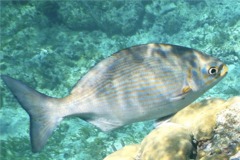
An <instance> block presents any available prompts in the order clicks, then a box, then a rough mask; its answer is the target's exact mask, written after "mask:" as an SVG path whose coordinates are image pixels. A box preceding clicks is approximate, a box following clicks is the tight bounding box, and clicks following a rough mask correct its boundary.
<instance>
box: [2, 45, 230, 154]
mask: <svg viewBox="0 0 240 160" xmlns="http://www.w3.org/2000/svg"><path fill="white" fill-rule="evenodd" d="M226 74H227V66H226V65H225V64H224V63H223V62H221V61H220V60H218V59H216V58H213V57H211V56H208V55H206V54H204V53H202V52H200V51H197V50H194V49H191V48H186V47H182V46H176V45H170V44H146V45H139V46H134V47H130V48H127V49H124V50H121V51H119V52H117V53H115V54H113V55H112V56H110V57H108V58H106V59H104V60H103V61H101V62H100V63H98V64H97V65H96V66H95V67H93V68H92V69H91V70H90V71H89V72H88V73H87V74H86V75H85V76H84V77H82V78H81V79H80V80H79V82H78V83H77V84H76V85H75V87H74V88H73V89H72V91H71V93H70V94H69V95H68V96H66V97H64V98H60V99H59V98H53V97H49V96H46V95H44V94H42V93H39V92H37V91H35V90H34V89H32V88H30V87H28V86H27V85H25V84H24V83H22V82H20V81H18V80H16V79H13V78H11V77H9V76H6V75H2V76H1V77H2V80H3V81H4V82H5V84H6V85H7V86H8V88H9V89H10V90H11V92H12V93H13V94H14V95H15V97H16V98H17V100H18V101H19V103H20V104H21V106H22V107H23V108H24V110H26V112H27V113H28V114H29V116H30V136H31V146H32V151H33V152H39V151H40V150H41V149H42V148H43V147H44V145H45V144H46V142H47V139H48V137H49V136H50V135H51V134H52V132H53V130H54V129H55V128H56V126H57V125H58V124H59V122H60V121H61V120H62V119H63V118H64V117H67V116H78V117H80V118H82V119H83V120H85V121H87V122H89V123H92V124H93V125H95V126H97V127H98V128H100V129H101V130H103V131H109V130H113V129H115V128H118V127H121V126H124V125H126V124H130V123H133V122H139V121H145V120H150V119H158V118H161V117H165V116H168V115H171V114H174V113H176V112H177V111H179V110H181V109H182V108H184V107H185V106H187V105H188V104H190V103H192V102H193V101H194V100H195V99H197V98H198V97H199V96H201V95H202V94H203V93H204V92H205V91H207V90H208V89H210V88H211V87H213V86H214V85H215V84H216V83H218V82H219V81H220V80H221V79H222V78H223V77H224V76H225V75H226Z"/></svg>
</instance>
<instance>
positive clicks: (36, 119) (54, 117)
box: [1, 75, 62, 152]
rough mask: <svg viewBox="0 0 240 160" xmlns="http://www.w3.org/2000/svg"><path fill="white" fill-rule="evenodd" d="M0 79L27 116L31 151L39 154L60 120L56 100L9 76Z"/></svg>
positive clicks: (60, 116)
mask: <svg viewBox="0 0 240 160" xmlns="http://www.w3.org/2000/svg"><path fill="white" fill-rule="evenodd" d="M1 78H2V80H3V81H4V83H5V84H6V85H7V86H8V88H9V89H10V90H11V92H12V93H13V94H14V96H15V97H16V99H17V100H18V101H19V103H20V104H21V106H22V107H23V109H24V110H25V111H26V112H27V113H28V114H29V116H30V137H31V146H32V151H33V152H39V151H40V150H41V149H42V148H43V147H44V145H45V144H46V142H47V139H48V137H49V136H50V135H51V134H52V132H53V130H54V129H55V128H56V126H57V124H58V123H59V122H60V121H61V119H62V115H61V114H60V112H58V111H57V110H56V107H58V106H57V105H59V101H58V99H56V98H52V97H48V96H46V95H43V94H41V93H39V92H37V91H35V90H34V89H32V88H30V87H28V86H27V85H26V84H24V83H22V82H20V81H18V80H16V79H13V78H11V77H9V76H6V75H2V76H1ZM54 108H55V110H53V109H54Z"/></svg>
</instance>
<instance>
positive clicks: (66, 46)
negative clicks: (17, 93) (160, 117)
mask: <svg viewBox="0 0 240 160" xmlns="http://www.w3.org/2000/svg"><path fill="white" fill-rule="evenodd" d="M0 7H1V8H0V11H1V15H0V27H1V28H0V31H1V33H0V34H1V35H0V42H1V46H0V68H1V74H6V75H10V76H12V77H14V78H16V79H19V80H21V81H24V82H26V83H27V84H29V85H30V86H32V87H33V88H35V89H37V90H38V91H40V92H42V93H44V94H47V95H49V96H53V97H63V96H66V95H67V94H68V93H69V91H70V90H71V88H72V87H73V86H74V84H75V83H76V82H77V81H78V80H79V78H80V77H82V76H83V75H84V74H85V73H87V72H88V70H89V69H90V68H92V67H93V66H94V65H96V63H97V62H99V61H101V60H102V59H104V58H106V57H108V56H110V55H111V54H113V53H114V52H117V51H118V50H121V49H123V48H126V47H130V46H133V45H139V44H145V43H152V42H156V43H170V44H176V45H182V46H186V47H191V48H195V49H198V50H200V51H203V52H205V53H207V54H209V55H212V56H215V57H218V58H219V59H221V60H222V61H223V62H225V63H226V64H227V65H228V67H229V74H228V75H227V76H226V77H225V78H224V79H223V80H222V81H221V82H220V83H219V84H217V85H216V86H215V87H214V88H213V89H211V90H209V91H208V92H207V93H206V94H204V95H203V96H202V97H201V98H199V99H206V98H210V97H213V98H223V99H227V98H229V97H232V96H235V95H240V83H239V82H240V79H239V77H240V36H239V35H240V1H239V0H222V1H220V2H219V1H218V0H145V1H140V0H131V1H117V0H112V1H110V0H106V1H104V0H98V1H89V0H82V1H63V0H62V1H31V0H8V1H2V0H1V1H0ZM0 90H1V96H0V159H1V160H7V159H9V160H10V159H19V160H22V159H24V160H28V159H59V160H61V159H80V160H87V159H91V160H101V159H103V158H104V157H105V156H106V155H108V154H110V153H112V152H113V151H115V150H117V149H120V148H122V147H123V146H124V145H128V144H133V143H139V142H140V141H141V140H142V139H143V137H144V136H146V135H147V134H148V133H149V132H150V131H151V130H152V129H153V121H148V122H140V123H135V124H132V125H128V126H125V127H122V128H120V129H117V130H115V131H112V132H109V133H104V132H101V131H100V130H99V129H97V128H96V127H94V126H92V125H91V124H89V123H86V122H84V121H83V120H81V119H79V118H68V119H65V120H64V121H62V122H61V124H60V125H59V127H58V128H57V130H56V131H55V132H54V133H53V135H52V136H51V137H50V139H49V140H48V142H47V145H46V146H45V148H44V150H43V151H42V152H40V153H36V154H33V153H32V152H31V146H30V138H29V117H28V115H27V113H26V112H25V111H24V110H23V109H22V108H21V107H20V105H19V104H18V103H17V101H16V100H15V99H14V97H13V95H12V94H11V93H10V92H9V90H8V89H7V88H6V86H5V85H4V84H3V82H2V81H1V82H0ZM199 99H198V100H199Z"/></svg>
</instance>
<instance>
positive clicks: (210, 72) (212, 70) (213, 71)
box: [208, 67, 218, 75]
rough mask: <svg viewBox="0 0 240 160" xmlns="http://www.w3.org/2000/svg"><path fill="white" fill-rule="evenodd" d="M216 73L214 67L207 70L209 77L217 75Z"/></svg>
mask: <svg viewBox="0 0 240 160" xmlns="http://www.w3.org/2000/svg"><path fill="white" fill-rule="evenodd" d="M217 72H218V70H217V68H216V67H211V68H209V70H208V74H210V75H215V74H217Z"/></svg>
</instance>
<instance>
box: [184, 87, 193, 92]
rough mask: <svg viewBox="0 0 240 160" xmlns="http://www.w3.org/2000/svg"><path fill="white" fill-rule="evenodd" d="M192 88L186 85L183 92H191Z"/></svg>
mask: <svg viewBox="0 0 240 160" xmlns="http://www.w3.org/2000/svg"><path fill="white" fill-rule="evenodd" d="M191 90H192V89H191V88H190V87H189V86H186V87H184V88H183V89H182V92H183V93H187V92H189V91H191Z"/></svg>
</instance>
